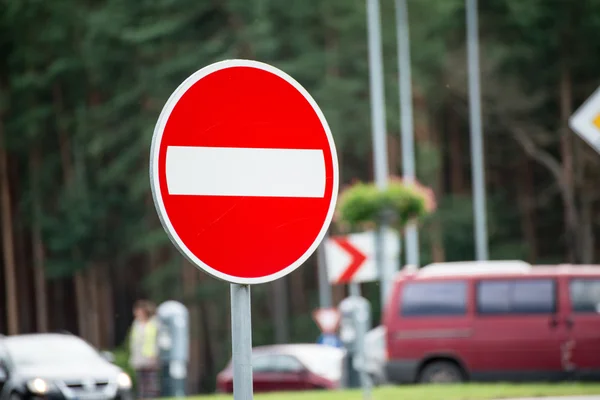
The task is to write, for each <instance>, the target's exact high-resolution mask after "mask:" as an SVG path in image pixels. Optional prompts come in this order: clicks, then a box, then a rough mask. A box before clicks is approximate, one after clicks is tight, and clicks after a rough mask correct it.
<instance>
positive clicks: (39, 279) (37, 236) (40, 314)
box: [29, 146, 48, 332]
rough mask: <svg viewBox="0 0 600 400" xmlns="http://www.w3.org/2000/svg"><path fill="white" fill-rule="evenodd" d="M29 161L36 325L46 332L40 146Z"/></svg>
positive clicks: (46, 300)
mask: <svg viewBox="0 0 600 400" xmlns="http://www.w3.org/2000/svg"><path fill="white" fill-rule="evenodd" d="M29 163H30V164H29V169H30V180H31V183H30V184H31V194H32V208H33V212H32V214H33V218H32V220H33V223H32V227H31V230H32V232H31V248H32V250H33V271H34V288H35V304H36V307H35V308H36V313H35V315H36V327H37V330H38V332H46V331H48V298H47V296H48V295H47V289H46V271H45V256H44V243H43V241H42V232H41V226H40V219H41V218H42V215H41V214H42V213H41V205H40V191H39V185H40V180H39V171H40V164H41V156H40V151H39V147H37V146H36V147H34V148H32V150H31V151H30V154H29Z"/></svg>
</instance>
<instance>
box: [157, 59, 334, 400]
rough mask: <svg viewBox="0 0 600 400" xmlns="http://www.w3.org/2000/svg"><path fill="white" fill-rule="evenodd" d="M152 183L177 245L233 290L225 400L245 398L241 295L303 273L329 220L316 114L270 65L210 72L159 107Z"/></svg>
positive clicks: (246, 303) (241, 63)
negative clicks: (229, 379)
mask: <svg viewBox="0 0 600 400" xmlns="http://www.w3.org/2000/svg"><path fill="white" fill-rule="evenodd" d="M150 183H151V189H152V195H153V198H154V204H155V206H156V210H157V212H158V215H159V217H160V221H161V223H162V225H163V227H164V229H165V231H166V232H167V234H168V236H169V238H170V239H171V241H172V242H173V244H174V245H175V247H176V248H177V249H178V250H179V251H180V252H181V253H182V254H183V255H184V256H185V257H186V258H187V259H188V260H189V261H190V262H191V263H192V264H193V265H195V266H196V267H198V268H199V269H201V270H202V271H204V272H206V273H208V274H210V275H212V276H214V277H216V278H218V279H221V280H224V281H227V282H229V283H231V284H232V285H231V327H232V333H231V334H232V353H233V371H234V373H233V387H234V393H233V395H234V399H235V400H251V399H252V397H253V394H252V327H251V314H250V285H252V284H260V283H267V282H272V281H274V280H276V279H279V278H282V277H284V276H285V275H287V274H289V273H291V272H292V271H294V270H295V269H296V268H298V267H299V266H300V265H302V264H303V263H304V262H305V261H306V260H307V259H308V258H309V257H310V256H311V255H312V254H313V253H314V252H315V250H316V249H317V247H318V246H319V244H320V243H321V241H322V240H323V237H324V236H325V234H326V233H327V230H328V228H329V225H330V223H331V220H332V218H333V213H334V210H335V205H336V201H337V194H338V186H339V172H338V159H337V153H336V149H335V143H334V141H333V136H332V134H331V130H330V129H329V125H328V124H327V121H326V120H325V116H324V115H323V112H322V111H321V109H320V108H319V106H318V105H317V103H316V102H315V101H314V99H313V98H312V97H311V96H310V94H309V93H308V92H307V91H306V90H305V89H304V88H303V87H302V86H301V85H300V84H299V83H298V82H297V81H295V80H294V79H293V78H292V77H291V76H289V75H287V74H286V73H285V72H283V71H281V70H279V69H277V68H275V67H273V66H271V65H268V64H264V63H261V62H257V61H251V60H226V61H221V62H218V63H215V64H211V65H209V66H207V67H205V68H202V69H200V70H198V71H197V72H195V73H194V74H192V75H191V76H190V77H189V78H188V79H186V80H185V81H184V82H183V83H182V84H181V85H180V86H179V87H178V88H177V89H176V90H175V91H174V92H173V94H172V95H171V97H170V98H169V99H168V100H167V103H166V104H165V106H164V107H163V110H162V112H161V114H160V116H159V118H158V122H157V124H156V127H155V129H154V135H153V137H152V147H151V149H150ZM231 243H235V248H234V251H232V247H231ZM273 248H277V252H273V251H272V249H273Z"/></svg>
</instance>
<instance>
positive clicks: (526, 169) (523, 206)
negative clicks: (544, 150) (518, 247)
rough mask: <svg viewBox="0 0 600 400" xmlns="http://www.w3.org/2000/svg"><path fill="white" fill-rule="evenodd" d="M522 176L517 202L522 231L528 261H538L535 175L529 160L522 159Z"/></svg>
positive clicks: (519, 179)
mask: <svg viewBox="0 0 600 400" xmlns="http://www.w3.org/2000/svg"><path fill="white" fill-rule="evenodd" d="M519 170H520V171H521V173H520V174H518V176H517V177H516V179H517V185H518V190H517V200H518V204H519V208H520V213H521V230H522V231H523V238H524V239H525V243H527V247H528V253H529V254H528V257H527V259H528V261H529V262H530V263H532V264H534V263H535V262H536V261H537V237H536V228H535V226H536V225H535V195H534V192H533V184H534V183H533V175H532V171H531V164H530V161H529V158H527V157H525V156H524V157H523V158H522V165H521V168H520V169H519Z"/></svg>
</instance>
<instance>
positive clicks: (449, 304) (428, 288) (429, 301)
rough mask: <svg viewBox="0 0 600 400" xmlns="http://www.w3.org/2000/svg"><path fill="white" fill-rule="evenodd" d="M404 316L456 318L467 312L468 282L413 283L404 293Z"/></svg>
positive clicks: (407, 285)
mask: <svg viewBox="0 0 600 400" xmlns="http://www.w3.org/2000/svg"><path fill="white" fill-rule="evenodd" d="M401 312H402V315H403V316H408V317H418V316H456V315H464V314H466V312H467V284H466V282H462V281H460V282H411V283H407V284H406V285H405V286H404V290H403V291H402V310H401Z"/></svg>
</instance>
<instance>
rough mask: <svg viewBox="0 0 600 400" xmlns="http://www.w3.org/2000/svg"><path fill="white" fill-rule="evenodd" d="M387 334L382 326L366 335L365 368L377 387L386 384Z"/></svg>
mask: <svg viewBox="0 0 600 400" xmlns="http://www.w3.org/2000/svg"><path fill="white" fill-rule="evenodd" d="M385 332H386V331H385V327H384V326H381V325H380V326H377V327H375V328H373V329H371V330H370V331H369V332H367V334H366V335H365V353H366V366H365V367H366V370H367V372H368V373H369V375H370V376H371V379H372V380H373V383H374V384H375V385H382V384H384V383H385V382H386V377H385V362H386V358H387V357H386V353H387V350H386V342H385Z"/></svg>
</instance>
